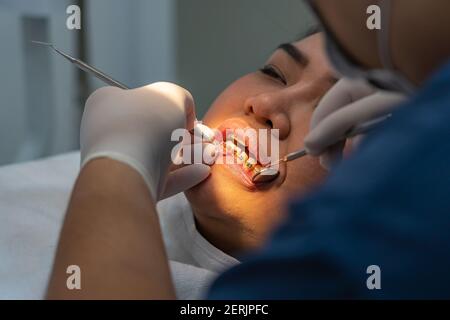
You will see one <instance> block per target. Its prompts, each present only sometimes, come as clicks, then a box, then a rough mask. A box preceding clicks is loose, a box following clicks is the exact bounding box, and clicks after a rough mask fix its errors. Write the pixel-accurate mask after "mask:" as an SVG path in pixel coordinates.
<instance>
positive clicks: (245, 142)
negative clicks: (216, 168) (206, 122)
mask: <svg viewBox="0 0 450 320" xmlns="http://www.w3.org/2000/svg"><path fill="white" fill-rule="evenodd" d="M217 129H218V130H219V132H220V134H221V138H219V139H218V140H220V139H222V141H220V142H221V143H222V148H220V152H221V154H220V155H219V158H218V160H221V161H216V164H222V165H224V166H225V167H226V168H228V169H229V171H230V172H231V173H232V174H233V175H234V176H235V177H236V178H237V179H238V180H239V181H240V182H241V183H242V184H244V185H245V186H246V187H249V188H251V189H253V188H255V187H256V184H255V183H254V182H253V180H252V179H253V177H254V176H255V175H256V174H257V173H258V172H259V171H260V170H261V169H262V168H263V167H264V166H263V165H262V164H261V162H260V157H259V155H260V154H261V153H260V152H259V151H261V150H260V149H261V148H265V147H266V146H261V145H259V144H258V139H257V135H247V133H248V132H249V130H251V131H250V132H252V131H253V132H256V129H254V128H252V127H250V126H249V125H248V123H247V122H245V121H244V120H242V119H239V118H232V119H228V120H225V121H224V122H223V123H222V124H221V125H220V126H219V127H218V128H217Z"/></svg>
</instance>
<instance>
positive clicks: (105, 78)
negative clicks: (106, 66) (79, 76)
mask: <svg viewBox="0 0 450 320" xmlns="http://www.w3.org/2000/svg"><path fill="white" fill-rule="evenodd" d="M31 42H33V43H35V44H39V45H43V46H46V47H49V48H51V49H53V50H54V51H55V52H57V53H58V54H60V55H61V56H63V57H64V58H66V59H67V60H69V61H70V62H71V63H73V64H74V65H76V66H77V67H78V68H80V69H81V70H83V71H86V72H87V73H89V74H91V75H93V76H94V77H97V78H98V79H100V80H102V81H103V82H106V83H107V84H109V85H111V86H114V87H119V88H121V89H129V88H128V87H127V86H126V85H124V84H123V83H120V82H119V81H117V80H114V79H113V78H111V77H110V76H108V75H107V74H105V73H103V72H101V71H100V70H98V69H96V68H94V67H92V66H90V65H88V64H87V63H86V62H83V61H81V60H79V59H76V58H74V57H72V56H70V55H68V54H66V53H64V52H62V51H61V50H59V49H57V48H56V47H55V46H53V44H51V43H47V42H42V41H31Z"/></svg>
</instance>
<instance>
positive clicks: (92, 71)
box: [31, 41, 214, 142]
mask: <svg viewBox="0 0 450 320" xmlns="http://www.w3.org/2000/svg"><path fill="white" fill-rule="evenodd" d="M31 42H32V43H35V44H38V45H43V46H46V47H49V48H51V49H53V50H54V51H55V52H57V53H58V54H60V55H61V56H63V57H64V58H66V59H67V60H69V62H71V63H72V64H74V65H75V66H77V67H78V68H80V69H81V70H83V71H85V72H87V73H89V74H91V75H93V76H94V77H97V78H98V79H100V80H102V81H103V82H105V83H106V84H109V85H110V86H114V87H118V88H121V89H124V90H126V89H130V88H129V87H128V86H126V85H124V84H123V83H121V82H119V81H117V80H114V79H113V78H111V77H110V76H108V75H107V74H105V73H103V72H102V71H100V70H98V69H96V68H94V67H93V66H90V65H88V64H87V63H86V62H83V61H81V60H80V59H76V58H74V57H72V56H70V55H68V54H67V53H64V52H62V51H61V50H59V49H57V48H56V47H55V46H54V45H53V44H52V43H48V42H42V41H31ZM194 129H198V131H199V132H200V133H201V134H203V137H205V138H206V139H207V141H208V142H212V141H213V140H214V132H213V131H212V130H211V129H210V128H208V127H207V126H205V125H202V124H199V123H198V124H196V125H195V128H193V129H191V130H190V132H191V134H194Z"/></svg>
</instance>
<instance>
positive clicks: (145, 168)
mask: <svg viewBox="0 0 450 320" xmlns="http://www.w3.org/2000/svg"><path fill="white" fill-rule="evenodd" d="M194 121H195V109H194V101H193V99H192V96H191V94H190V93H189V92H188V91H187V90H185V89H183V88H181V87H179V86H177V85H175V84H172V83H167V82H158V83H153V84H150V85H147V86H144V87H140V88H137V89H131V90H122V89H119V88H116V87H104V88H101V89H99V90H97V91H95V92H94V93H93V94H92V95H91V96H90V97H89V99H88V100H87V102H86V106H85V110H84V113H83V118H82V121H81V137H80V140H81V165H82V166H84V165H85V164H86V163H87V162H89V161H90V160H92V159H95V158H99V157H107V158H111V159H115V160H118V161H120V162H122V163H125V164H127V165H129V166H131V167H132V168H134V169H135V170H136V171H137V172H139V173H140V175H141V176H142V177H143V178H144V180H145V182H146V184H147V186H148V187H149V189H150V192H151V194H152V196H153V198H154V199H156V200H161V199H163V198H165V197H168V196H170V195H173V194H175V193H177V192H180V191H183V190H186V189H189V188H190V187H192V186H194V185H196V184H197V183H199V182H201V181H202V180H204V179H205V178H206V177H208V175H209V173H210V167H209V166H208V165H206V164H193V165H189V166H185V167H183V168H181V169H178V170H176V171H173V172H171V173H170V174H169V167H170V165H171V158H170V156H171V150H172V148H173V147H174V145H175V144H176V143H177V142H176V141H171V134H172V131H173V130H174V129H177V128H186V129H187V130H191V129H192V128H193V126H194ZM174 181H175V182H174ZM166 185H167V186H168V187H167V188H166V187H165V186H166Z"/></svg>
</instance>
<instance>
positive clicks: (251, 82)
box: [203, 74, 258, 127]
mask: <svg viewBox="0 0 450 320" xmlns="http://www.w3.org/2000/svg"><path fill="white" fill-rule="evenodd" d="M254 77H255V76H254V75H253V74H250V75H247V76H244V77H242V78H240V79H239V80H236V81H234V82H233V83H232V84H231V85H229V86H228V87H227V88H226V89H225V90H224V91H222V93H221V94H220V95H219V96H218V97H217V98H216V100H214V102H213V103H212V105H211V107H210V108H209V109H208V111H207V112H206V114H205V116H204V117H203V121H204V122H205V123H206V124H207V125H209V126H210V127H217V126H219V125H220V123H222V121H223V120H225V119H228V118H231V117H233V116H236V115H239V114H241V115H242V114H244V112H245V109H244V106H245V102H246V100H247V99H248V98H249V97H250V96H251V95H252V94H254V93H255V92H257V91H256V90H257V88H258V85H257V81H256V79H255V78H254Z"/></svg>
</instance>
